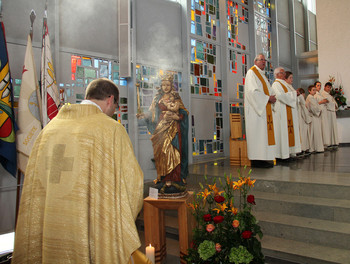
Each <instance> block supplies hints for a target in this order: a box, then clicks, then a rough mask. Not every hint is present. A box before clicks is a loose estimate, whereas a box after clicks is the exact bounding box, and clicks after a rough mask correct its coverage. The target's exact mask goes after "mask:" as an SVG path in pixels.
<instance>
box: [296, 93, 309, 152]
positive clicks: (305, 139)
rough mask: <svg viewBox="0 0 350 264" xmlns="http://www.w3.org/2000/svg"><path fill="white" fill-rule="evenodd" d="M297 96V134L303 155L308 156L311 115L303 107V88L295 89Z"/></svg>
mask: <svg viewBox="0 0 350 264" xmlns="http://www.w3.org/2000/svg"><path fill="white" fill-rule="evenodd" d="M297 94H299V95H298V114H299V132H300V146H301V151H302V153H303V154H309V150H310V140H311V139H310V126H311V121H312V117H311V113H310V112H309V110H308V109H307V108H306V105H305V91H304V89H303V88H298V89H297Z"/></svg>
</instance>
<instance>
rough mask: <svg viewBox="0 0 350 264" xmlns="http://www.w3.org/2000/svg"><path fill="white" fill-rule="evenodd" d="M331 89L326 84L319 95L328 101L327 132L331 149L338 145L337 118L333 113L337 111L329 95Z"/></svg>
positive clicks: (335, 103)
mask: <svg viewBox="0 0 350 264" xmlns="http://www.w3.org/2000/svg"><path fill="white" fill-rule="evenodd" d="M331 89H332V83H330V82H327V83H326V84H325V86H324V89H323V91H322V92H321V95H322V96H323V97H324V98H326V99H327V100H328V103H327V104H326V109H327V118H328V132H329V136H330V138H329V142H330V145H331V146H332V147H336V146H338V145H339V139H338V127H337V116H336V114H335V112H336V111H337V110H338V104H337V102H336V101H335V99H334V97H333V96H331V95H330V94H329V93H330V91H331Z"/></svg>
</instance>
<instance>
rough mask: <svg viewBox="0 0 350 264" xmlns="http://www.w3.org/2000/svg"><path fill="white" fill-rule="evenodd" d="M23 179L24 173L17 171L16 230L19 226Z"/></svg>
mask: <svg viewBox="0 0 350 264" xmlns="http://www.w3.org/2000/svg"><path fill="white" fill-rule="evenodd" d="M21 178H22V172H21V170H20V169H17V191H16V217H15V229H16V226H17V219H18V211H19V202H20V198H21Z"/></svg>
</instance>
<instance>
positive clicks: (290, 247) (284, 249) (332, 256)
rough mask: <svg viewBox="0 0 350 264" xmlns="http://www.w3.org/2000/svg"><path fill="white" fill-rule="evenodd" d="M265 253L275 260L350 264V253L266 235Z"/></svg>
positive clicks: (264, 238)
mask: <svg viewBox="0 0 350 264" xmlns="http://www.w3.org/2000/svg"><path fill="white" fill-rule="evenodd" d="M262 243H263V253H264V255H265V256H274V258H275V259H280V260H289V261H290V260H293V262H295V263H303V264H304V263H307V264H330V263H332V264H335V263H341V264H348V263H350V251H349V250H344V249H339V248H331V247H325V246H319V245H316V244H310V243H306V242H301V241H296V240H289V239H284V238H278V237H273V236H268V235H264V237H263V241H262Z"/></svg>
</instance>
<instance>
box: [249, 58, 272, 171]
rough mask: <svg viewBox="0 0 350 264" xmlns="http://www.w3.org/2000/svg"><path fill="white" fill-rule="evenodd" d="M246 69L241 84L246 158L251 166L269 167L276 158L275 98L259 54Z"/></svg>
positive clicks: (264, 61) (263, 61)
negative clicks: (243, 83) (246, 149)
mask: <svg viewBox="0 0 350 264" xmlns="http://www.w3.org/2000/svg"><path fill="white" fill-rule="evenodd" d="M254 64H255V65H254V66H253V67H252V68H250V69H249V70H248V72H247V76H246V79H245V87H244V113H245V124H246V136H247V148H248V158H249V159H250V160H251V161H252V166H256V167H265V168H267V167H273V164H272V163H271V162H268V161H272V160H274V159H275V157H276V149H275V130H274V116H273V104H274V103H275V102H276V97H275V95H274V93H273V91H272V90H271V87H270V84H269V82H268V80H267V78H266V76H265V65H266V60H265V56H264V55H263V54H259V55H257V56H256V57H255V59H254Z"/></svg>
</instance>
